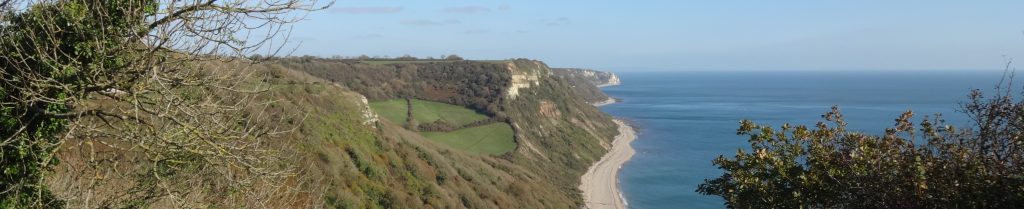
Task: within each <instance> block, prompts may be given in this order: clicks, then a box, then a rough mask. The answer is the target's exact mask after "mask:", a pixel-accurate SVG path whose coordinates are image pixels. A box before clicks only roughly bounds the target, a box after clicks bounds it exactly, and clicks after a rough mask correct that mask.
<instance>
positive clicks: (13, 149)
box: [0, 0, 156, 208]
mask: <svg viewBox="0 0 1024 209" xmlns="http://www.w3.org/2000/svg"><path fill="white" fill-rule="evenodd" d="M155 6H156V1H150V0H111V1H85V0H67V1H56V2H53V3H45V4H34V5H32V6H30V7H29V8H27V10H25V11H21V12H17V13H5V14H0V15H3V17H0V20H2V21H0V35H2V37H0V69H2V70H3V72H2V74H0V77H2V79H3V82H0V141H2V145H0V165H3V168H2V172H0V191H5V194H4V195H3V197H0V207H3V208H7V207H10V206H12V205H19V206H25V205H41V206H42V205H46V206H57V205H60V203H59V202H57V201H56V200H54V199H53V198H52V197H51V195H50V194H49V193H48V192H47V191H46V189H45V188H43V186H41V185H40V184H41V180H42V177H43V173H44V172H47V170H48V169H49V167H50V166H53V165H55V164H56V163H57V159H56V158H55V157H54V150H55V149H56V148H57V147H58V146H59V145H60V140H58V136H57V134H59V133H61V132H63V131H64V129H65V126H66V125H67V123H68V122H69V119H68V118H70V117H73V115H72V114H71V109H72V108H73V107H72V106H71V104H72V102H71V101H74V100H77V99H81V98H84V97H85V94H86V92H90V91H95V90H97V89H105V88H109V87H114V86H116V85H118V83H117V82H114V79H115V78H113V77H111V76H112V75H114V74H113V73H108V72H109V71H110V70H117V69H120V68H121V67H123V66H125V65H127V62H128V61H127V60H131V59H132V56H133V54H132V53H134V52H132V51H131V50H129V49H126V48H125V45H126V43H125V42H126V41H129V40H128V39H124V38H123V37H125V34H135V33H138V32H139V31H140V30H141V29H143V28H142V25H143V19H142V16H143V15H145V14H147V13H152V12H153V9H154V8H155ZM4 11H8V10H4ZM111 16H113V17H118V18H100V17H111Z"/></svg>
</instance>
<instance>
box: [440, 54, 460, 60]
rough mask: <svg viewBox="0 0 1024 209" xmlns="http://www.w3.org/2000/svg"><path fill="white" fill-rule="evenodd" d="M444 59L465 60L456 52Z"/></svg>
mask: <svg viewBox="0 0 1024 209" xmlns="http://www.w3.org/2000/svg"><path fill="white" fill-rule="evenodd" d="M444 59H445V60H450V61H459V60H463V59H462V57H460V56H459V55H454V54H453V55H448V56H447V57H444Z"/></svg>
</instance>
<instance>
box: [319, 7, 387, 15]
mask: <svg viewBox="0 0 1024 209" xmlns="http://www.w3.org/2000/svg"><path fill="white" fill-rule="evenodd" d="M402 9H403V8H402V7H340V8H333V9H331V12H333V13H342V14H392V13H398V12H401V11H402Z"/></svg>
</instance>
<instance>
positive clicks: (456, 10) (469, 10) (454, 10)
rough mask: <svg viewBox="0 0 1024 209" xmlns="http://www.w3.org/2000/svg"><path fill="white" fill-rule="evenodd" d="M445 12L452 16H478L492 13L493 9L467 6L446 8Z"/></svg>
mask: <svg viewBox="0 0 1024 209" xmlns="http://www.w3.org/2000/svg"><path fill="white" fill-rule="evenodd" d="M443 11H444V13H450V14H476V13H484V12H490V11H491V9H490V8H487V7H481V6H465V7H449V8H445V9H444V10H443Z"/></svg>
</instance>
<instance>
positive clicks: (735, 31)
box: [291, 0, 1024, 71]
mask: <svg viewBox="0 0 1024 209" xmlns="http://www.w3.org/2000/svg"><path fill="white" fill-rule="evenodd" d="M307 19H308V20H306V21H304V22H300V23H298V24H296V25H295V26H294V28H293V31H292V34H291V40H292V41H297V42H301V45H300V46H299V47H298V48H297V49H296V51H295V52H294V53H293V54H296V55H303V54H309V55H318V56H331V55H343V56H355V55H360V54H367V55H378V56H384V55H388V56H400V55H404V54H409V55H413V56H419V57H426V56H435V57H437V56H440V55H442V54H459V55H462V56H463V57H466V58H469V59H505V58H519V57H522V58H531V59H538V60H542V61H545V62H546V63H548V64H549V65H551V66H555V67H588V68H596V69H603V70H612V71H628V70H958V69H965V70H985V69H999V67H1000V66H1001V65H1002V64H1003V59H1004V58H1003V56H1004V55H1005V56H1007V57H1010V58H1017V59H1020V60H1022V61H1024V1H1020V0H992V1H987V0H986V1H962V0H961V1H936V0H931V1H925V0H902V1H894V0H887V1H881V0H843V1H840V0H804V1H797V0H774V1H755V0H746V1H741V0H704V1H684V0H676V1H624V0H618V1H582V0H572V1H540V0H529V1H486V0H474V1H468V0H463V1H460V0H438V1H433V0H432V1H427V0H337V1H336V2H335V5H334V6H333V7H331V8H330V9H328V10H326V11H319V12H315V13H312V14H309V16H308V17H307Z"/></svg>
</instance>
